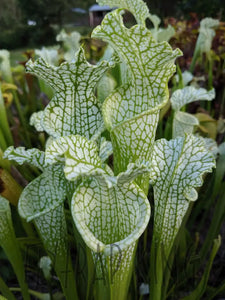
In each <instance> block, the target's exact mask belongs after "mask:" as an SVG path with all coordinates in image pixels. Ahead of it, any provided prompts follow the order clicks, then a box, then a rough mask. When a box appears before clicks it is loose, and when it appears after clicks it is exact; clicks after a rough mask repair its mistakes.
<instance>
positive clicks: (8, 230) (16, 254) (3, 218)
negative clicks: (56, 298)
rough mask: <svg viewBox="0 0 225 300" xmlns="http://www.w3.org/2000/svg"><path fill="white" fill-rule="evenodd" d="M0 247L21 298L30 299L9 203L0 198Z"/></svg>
mask: <svg viewBox="0 0 225 300" xmlns="http://www.w3.org/2000/svg"><path fill="white" fill-rule="evenodd" d="M0 246H1V247H2V248H3V250H4V251H5V254H6V255H7V257H8V259H9V261H10V263H11V264H12V266H13V269H14V272H15V274H16V276H17V279H18V281H19V284H20V287H21V292H22V295H23V298H24V299H26V300H29V299H30V296H29V293H28V287H27V284H26V280H25V270H24V262H23V259H22V255H21V252H20V249H19V244H18V242H17V240H16V236H15V232H14V229H13V224H12V218H11V210H10V205H9V201H8V200H6V199H5V198H3V197H2V196H0Z"/></svg>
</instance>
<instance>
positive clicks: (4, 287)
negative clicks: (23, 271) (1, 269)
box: [0, 276, 16, 300]
mask: <svg viewBox="0 0 225 300" xmlns="http://www.w3.org/2000/svg"><path fill="white" fill-rule="evenodd" d="M0 291H1V293H2V295H3V296H4V297H6V299H7V300H16V298H15V296H14V295H13V293H12V292H11V291H10V289H9V288H8V286H7V285H6V284H5V282H4V281H3V279H2V277H1V276H0Z"/></svg>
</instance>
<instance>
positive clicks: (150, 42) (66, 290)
mask: <svg viewBox="0 0 225 300" xmlns="http://www.w3.org/2000/svg"><path fill="white" fill-rule="evenodd" d="M98 2H99V3H100V4H110V5H112V6H114V5H118V6H119V8H118V9H116V10H114V11H112V12H110V13H108V14H107V15H106V16H105V18H104V20H103V21H102V23H101V25H99V26H98V27H97V28H95V30H94V31H93V33H92V37H94V38H96V39H103V40H104V41H106V42H107V43H108V44H109V46H110V47H108V48H107V49H106V51H105V55H104V57H103V58H102V59H101V60H100V61H99V62H98V63H96V65H93V64H90V63H89V62H88V61H87V58H86V55H85V51H84V49H83V47H82V46H80V41H79V40H80V35H79V34H77V33H71V34H70V35H67V34H66V33H65V32H61V34H60V35H59V36H58V40H60V41H62V42H63V43H64V52H61V50H58V49H56V48H54V49H46V48H43V49H42V50H39V51H35V52H36V55H38V56H40V58H38V59H37V60H36V61H35V62H33V61H32V60H31V59H30V60H29V61H28V62H27V63H26V70H27V72H29V73H31V74H33V75H36V76H39V77H40V78H41V80H42V81H39V82H38V81H37V80H35V79H34V77H33V76H32V75H28V74H26V77H25V78H26V80H25V79H24V77H22V76H21V75H19V74H18V73H16V71H15V73H13V72H12V71H11V69H10V65H9V60H8V58H7V57H6V59H5V60H4V61H3V60H2V64H1V68H2V77H4V78H6V79H5V80H7V81H8V82H11V83H12V82H13V80H16V82H18V83H19V85H20V89H19V91H20V93H22V96H23V97H20V96H19V93H17V90H15V89H14V95H13V99H14V101H15V104H16V105H15V106H14V103H13V105H12V107H11V109H9V110H8V111H7V110H6V108H5V105H4V101H3V98H2V99H1V107H2V108H3V110H2V116H3V118H1V122H2V120H3V121H4V122H3V124H1V127H0V129H1V135H0V142H1V144H0V145H1V147H2V148H4V149H5V148H6V147H7V146H10V145H11V144H12V142H13V140H12V138H11V139H10V137H8V133H7V132H9V126H11V124H13V120H14V118H15V116H17V115H18V116H19V124H21V125H20V126H21V128H19V132H20V134H21V133H22V134H21V137H23V133H24V137H23V140H24V144H23V146H24V145H25V146H26V147H23V146H22V147H16V148H14V147H13V146H10V147H9V148H8V149H7V150H6V151H5V153H4V157H5V158H7V159H8V160H10V161H15V162H16V163H17V164H16V165H15V166H14V168H17V169H18V170H19V171H20V173H21V174H22V175H23V177H22V176H21V177H22V179H24V178H26V179H27V180H28V181H29V183H28V184H24V185H26V186H25V188H24V189H23V191H22V193H21V195H20V199H19V203H18V212H19V215H20V217H21V218H22V220H23V221H22V224H23V227H24V231H23V232H22V234H23V235H24V234H25V233H26V237H25V238H24V239H21V240H20V243H18V240H17V239H16V238H15V233H14V231H13V226H12V222H11V215H10V206H9V202H8V201H7V200H6V199H3V198H0V200H1V201H2V205H0V206H1V207H0V227H1V228H3V229H2V230H1V231H0V232H1V234H0V245H1V246H2V248H3V249H4V251H5V253H6V255H7V256H8V257H9V260H10V261H11V263H12V265H13V266H14V268H15V269H16V271H15V272H17V273H16V274H17V276H18V280H19V283H20V288H14V289H12V291H19V290H20V289H21V291H22V293H23V294H25V296H24V299H25V300H26V299H29V295H28V290H27V285H26V283H25V281H24V269H23V267H18V266H19V264H21V261H22V260H21V257H20V247H21V248H22V249H23V247H24V244H23V243H25V244H26V243H28V244H29V243H32V241H30V240H31V238H33V239H35V241H40V244H41V250H42V252H43V253H42V255H44V258H43V259H42V260H41V261H40V263H39V266H40V267H41V268H42V269H43V272H44V276H45V278H46V280H47V282H48V286H49V291H48V293H47V294H41V293H38V292H35V291H32V290H31V291H29V293H30V294H32V295H36V296H37V297H38V298H40V299H50V298H53V299H59V298H60V297H61V295H60V294H54V295H53V293H52V290H53V289H52V286H51V285H52V278H53V277H52V276H51V273H52V274H55V275H56V276H57V279H58V282H59V283H60V285H61V289H62V291H63V294H64V297H65V298H66V299H67V300H70V299H71V300H72V299H95V300H99V299H110V300H115V299H116V300H125V299H129V297H130V299H138V292H137V289H138V288H137V286H136V283H135V284H132V285H131V280H132V278H133V282H138V284H139V283H140V282H142V281H144V282H145V283H147V284H148V286H149V287H150V299H151V300H164V299H172V298H173V299H180V298H182V297H184V295H187V297H186V299H191V298H193V299H194V298H196V299H197V298H200V297H204V296H205V295H207V296H208V295H209V296H210V297H212V295H215V294H216V292H215V290H213V289H211V290H210V289H209V286H208V279H209V275H210V270H211V268H212V264H213V261H214V258H215V255H216V253H217V252H218V249H219V247H220V244H221V241H220V238H218V239H217V240H215V238H216V237H217V236H218V233H219V228H220V225H221V223H222V221H223V219H224V213H223V211H222V212H221V211H219V208H222V207H224V203H225V202H224V201H223V200H224V183H223V182H222V179H223V177H224V168H223V166H224V144H222V145H221V146H220V147H219V148H218V147H217V145H216V143H215V141H213V140H210V139H203V138H201V137H199V136H194V135H193V126H194V125H198V124H199V122H198V120H197V119H196V118H195V117H194V116H192V115H190V114H189V113H188V112H185V111H184V110H185V108H184V107H185V106H186V107H187V105H189V104H190V103H191V102H193V101H196V100H212V98H213V97H214V96H215V93H214V90H210V91H207V90H205V89H202V88H196V87H193V86H187V85H188V84H192V83H193V82H194V80H195V77H194V76H193V74H190V73H187V72H186V73H185V72H184V73H182V71H183V70H182V71H181V70H180V69H179V68H178V71H179V74H178V76H177V77H176V78H175V79H174V83H175V84H174V86H173V94H172V97H171V101H169V97H170V89H169V87H168V82H169V80H170V78H171V77H172V76H173V74H174V72H175V70H176V68H175V59H177V58H178V57H179V56H181V55H182V53H181V51H180V50H179V49H175V50H173V48H172V47H171V46H170V45H169V44H168V42H165V41H163V42H161V39H164V38H165V37H164V38H163V35H165V32H166V31H160V28H159V22H160V19H159V18H158V17H157V16H154V15H151V14H150V13H149V11H148V8H147V6H146V5H145V4H144V3H143V2H142V1H141V0H124V1H120V2H118V1H116V0H115V1H112V2H110V3H109V1H104V0H99V1H98ZM24 3H25V2H24ZM31 3H33V2H31ZM44 3H45V4H46V2H42V4H44ZM41 6H42V5H40V9H42V8H43V7H41ZM124 9H128V10H130V11H131V12H132V13H133V14H134V17H135V18H136V20H137V23H138V24H136V25H134V26H133V27H131V28H127V27H126V26H125V25H124V20H123V17H122V15H123V10H124ZM143 11H144V13H141V12H143ZM53 12H54V13H55V11H54V9H53ZM46 13H48V10H46ZM146 19H150V20H151V21H152V23H153V24H154V28H153V30H151V31H150V30H149V29H148V28H147V26H146ZM49 20H50V17H49ZM49 20H48V21H49ZM48 21H47V22H48ZM160 34H161V35H160ZM171 34H172V33H171ZM211 37H212V36H211ZM211 42H212V39H211V41H210V45H209V46H210V47H211V44H212V43H211ZM96 43H97V42H96ZM198 44H199V43H197V46H196V47H197V48H198ZM96 45H97V44H96ZM73 52H74V53H73ZM203 52H204V51H202V52H200V57H201V56H203V55H204V54H203ZM208 52H209V49H208ZM4 53H5V52H2V56H3V54H4ZM27 55H29V56H32V54H31V53H27ZM62 61H63V63H61V62H62ZM105 84H108V87H107V88H105V86H104V85H105ZM48 85H49V86H50V88H49V87H48ZM209 86H210V85H209ZM37 87H38V88H39V89H40V90H41V91H42V93H44V94H42V96H40V95H39V99H40V100H41V101H40V102H37V98H38V97H37V93H36V91H37ZM52 94H53V96H52ZM46 95H47V96H48V97H49V98H50V99H49V100H50V101H49V103H48V104H47V105H43V104H44V103H46V98H43V97H46ZM43 99H45V102H44V100H43ZM170 103H171V105H172V108H173V109H174V110H175V112H174V113H172V114H170V115H169V117H168V115H166V114H168V107H169V105H170ZM15 107H16V110H17V111H18V113H17V114H16V113H15ZM21 107H22V108H23V109H21ZM24 108H25V109H24ZM11 111H12V112H13V114H10V113H11ZM24 111H25V113H24ZM7 114H8V120H9V123H8V122H7ZM28 116H29V117H30V116H31V118H30V124H31V125H33V126H34V127H35V129H36V130H37V131H38V133H36V132H35V131H34V132H35V133H34V134H33V135H32V134H31V135H29V134H28V125H27V124H26V121H25V120H26V119H27V117H28ZM163 116H164V118H163ZM165 117H166V118H167V122H165ZM159 120H160V123H159ZM164 122H165V123H164ZM176 124H178V125H179V126H178V127H179V130H177V129H176V130H175V129H174V128H175V127H176V126H177V125H176ZM158 125H159V126H158ZM164 125H165V127H164ZM157 127H158V131H157ZM172 127H173V131H174V132H173V137H174V138H173V139H169V138H168V136H169V135H172ZM187 128H188V129H187ZM29 130H30V128H29ZM33 130H34V129H33ZM159 132H160V134H159ZM158 135H160V137H163V136H164V137H167V139H165V138H159V139H157V138H156V137H157V136H158ZM14 139H15V137H14ZM17 144H18V142H17ZM31 145H32V146H36V148H32V146H31ZM27 148H28V149H27ZM39 148H40V149H42V150H39ZM216 155H218V156H219V163H220V166H219V167H218V169H217V170H216V171H214V173H213V175H212V176H208V177H206V180H208V181H207V183H209V185H208V186H207V189H206V191H205V190H204V189H205V187H203V188H202V189H201V186H202V184H203V178H205V176H206V173H209V172H212V168H214V167H215V157H216ZM0 162H1V160H0ZM7 163H8V164H9V162H7ZM24 164H25V167H23V165H24ZM1 165H2V166H3V167H4V168H8V169H9V165H7V164H4V163H3V164H1ZM29 165H30V166H29ZM1 176H2V175H1V173H0V180H2V179H1ZM0 183H1V181H0ZM26 183H27V182H26ZM3 187H4V189H5V186H3ZM204 193H206V194H204ZM198 197H199V198H200V201H197V202H196V200H197V198H198ZM215 197H216V198H217V201H218V206H216V208H215V214H214V215H213V221H214V222H213V223H212V225H211V226H210V228H209V232H208V233H206V235H207V236H206V240H205V242H204V243H203V246H202V247H201V249H200V254H201V255H202V258H203V259H205V258H206V257H207V254H208V252H209V249H210V248H212V251H211V255H210V257H209V260H208V262H207V263H206V264H205V266H206V268H205V269H204V266H203V265H204V261H201V262H194V264H191V263H190V262H189V261H188V263H187V264H186V261H185V260H184V259H185V257H188V255H189V253H188V252H189V250H190V249H189V246H193V247H192V248H193V249H191V255H192V254H196V253H197V248H198V241H197V240H196V241H194V239H193V238H192V237H191V235H189V234H188V226H190V227H191V224H192V223H194V224H195V223H196V220H198V218H199V214H200V213H201V212H202V208H203V206H204V205H205V207H204V211H207V213H210V209H211V207H212V205H214V204H213V203H214V202H213V201H214V199H215ZM9 200H10V199H9ZM11 202H12V201H11ZM194 202H196V204H194ZM150 206H151V207H150ZM193 206H194V209H193V211H192V208H193ZM151 211H152V214H153V216H154V218H153V222H152V223H153V228H152V226H151V225H150V226H149V225H148V223H149V219H150V212H151ZM17 218H18V216H16V217H15V220H14V223H15V224H16V222H18V220H19V219H17ZM204 218H206V217H205V215H204ZM6 220H7V222H8V225H9V226H6V224H7V222H6ZM28 222H32V223H33V224H34V226H35V232H34V230H33V228H32V227H31V226H30V224H29V223H28ZM150 222H151V220H150ZM187 222H188V223H187ZM199 222H200V221H199ZM202 222H203V221H202ZM202 224H203V223H202ZM200 228H201V226H200ZM194 231H195V229H194V230H192V232H194ZM143 233H144V234H143ZM142 234H143V236H141V235H142ZM6 236H7V238H5V237H6ZM213 240H215V241H214V242H213ZM9 241H10V242H9ZM139 241H140V244H139V245H140V247H142V246H143V249H144V250H143V251H145V255H139V254H140V253H139V250H140V249H139V248H138V242H139ZM12 244H15V247H14V248H13V246H12ZM80 246H81V247H82V250H80ZM150 247H151V251H150V250H149V249H150ZM71 248H72V249H73V252H72V255H71V254H70V250H71ZM137 249H138V251H136V250H137ZM149 251H150V252H149ZM34 252H35V251H34ZM15 253H16V255H15ZM74 253H76V255H74ZM136 254H137V255H136ZM32 255H33V256H34V257H35V256H36V253H32ZM46 255H47V256H48V258H46ZM135 257H137V259H138V262H139V261H140V267H141V268H143V269H144V267H143V266H144V265H145V264H146V269H147V271H146V272H143V274H141V275H140V274H139V275H138V277H136V278H135V275H134V273H135ZM38 260H39V257H38ZM16 264H18V266H17V265H16ZM79 264H81V265H82V266H83V274H80V272H79V270H78V268H79ZM176 264H177V265H176ZM184 264H185V267H184V272H185V274H184V273H183V271H182V270H181V269H182V268H181V266H183V265H184ZM37 265H38V264H37ZM74 265H75V267H74ZM16 266H17V267H16ZM176 266H178V269H179V271H180V272H179V278H178V280H177V281H176V280H174V277H173V276H174V268H175V267H176ZM36 267H37V266H36ZM51 268H52V270H51ZM193 268H196V270H197V271H198V274H201V275H202V276H201V278H200V277H199V278H198V280H196V282H195V284H194V285H189V283H190V281H191V279H192V278H194V277H195V274H193ZM143 269H142V271H143ZM50 270H51V273H50ZM20 278H22V279H23V282H21V281H20ZM223 288H224V283H222V285H221V286H220V288H219V291H222V290H223ZM0 290H1V292H2V293H3V295H4V296H6V297H9V298H11V299H13V295H12V294H11V293H10V290H9V289H8V288H7V286H6V284H5V283H4V281H3V280H1V278H0ZM134 295H135V296H134ZM140 298H141V299H142V295H140Z"/></svg>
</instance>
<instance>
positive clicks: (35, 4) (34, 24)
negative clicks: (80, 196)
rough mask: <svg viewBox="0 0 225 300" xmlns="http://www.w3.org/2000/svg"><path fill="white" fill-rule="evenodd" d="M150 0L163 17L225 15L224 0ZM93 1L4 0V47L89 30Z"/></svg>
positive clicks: (0, 37) (0, 39)
mask: <svg viewBox="0 0 225 300" xmlns="http://www.w3.org/2000/svg"><path fill="white" fill-rule="evenodd" d="M146 3H147V4H148V6H149V8H150V11H151V12H152V13H154V14H157V15H159V16H160V17H161V18H163V19H164V18H165V17H170V16H173V17H175V18H179V19H185V20H186V19H187V20H188V19H190V16H191V15H190V14H191V13H196V14H197V16H198V18H199V19H200V20H201V19H202V18H203V17H214V18H219V19H220V20H224V19H225V1H224V0H214V1H211V0H202V1H195V0H171V1H163V0H146ZM93 4H95V1H94V0H71V1H70V0H1V2H0V6H1V7H0V48H1V49H3V48H6V49H16V48H25V47H36V46H43V45H45V46H46V45H52V44H54V43H55V36H56V34H57V33H58V32H59V31H60V30H61V28H62V27H65V26H66V25H67V26H68V27H69V26H70V27H72V28H73V30H77V31H81V33H82V34H83V33H86V32H88V30H89V31H90V28H88V25H89V22H88V9H89V7H90V6H91V5H93ZM74 8H82V9H84V10H86V14H81V13H77V12H75V11H73V9H74ZM84 27H86V28H85V29H84ZM34 33H35V34H34Z"/></svg>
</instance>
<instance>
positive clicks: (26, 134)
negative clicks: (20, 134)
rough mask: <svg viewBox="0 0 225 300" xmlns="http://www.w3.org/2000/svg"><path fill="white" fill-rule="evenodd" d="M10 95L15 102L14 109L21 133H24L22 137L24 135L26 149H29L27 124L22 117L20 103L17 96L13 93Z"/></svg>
mask: <svg viewBox="0 0 225 300" xmlns="http://www.w3.org/2000/svg"><path fill="white" fill-rule="evenodd" d="M12 93H13V98H14V101H15V105H16V109H17V111H18V115H19V119H20V122H21V125H22V127H23V131H24V135H25V136H24V138H25V140H26V143H27V147H31V141H30V136H29V134H28V126H27V122H26V120H25V118H24V115H23V112H22V109H21V106H20V101H19V98H18V95H17V93H16V92H15V91H12Z"/></svg>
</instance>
